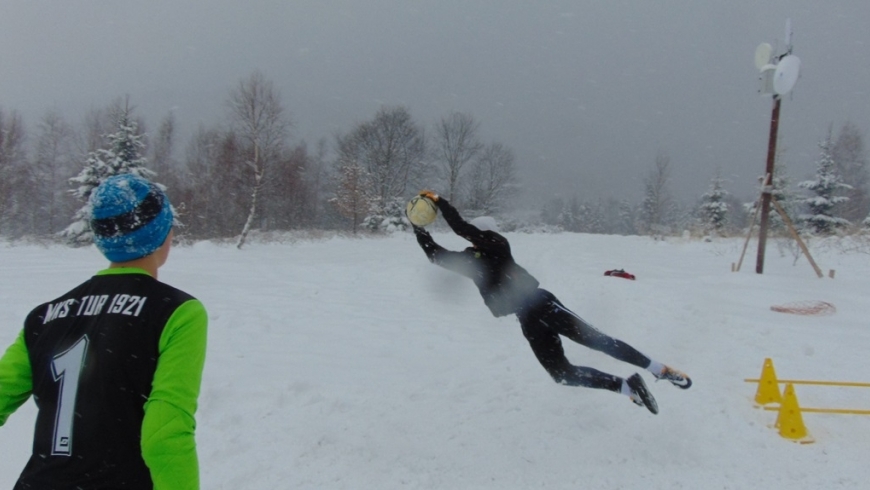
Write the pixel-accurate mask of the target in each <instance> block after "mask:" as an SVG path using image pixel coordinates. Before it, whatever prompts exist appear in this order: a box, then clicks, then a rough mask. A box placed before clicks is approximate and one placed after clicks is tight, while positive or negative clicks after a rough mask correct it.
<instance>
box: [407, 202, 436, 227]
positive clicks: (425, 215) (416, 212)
mask: <svg viewBox="0 0 870 490" xmlns="http://www.w3.org/2000/svg"><path fill="white" fill-rule="evenodd" d="M405 214H406V215H407V216H408V221H410V222H411V223H412V224H414V225H416V226H426V225H428V224H430V223H432V222H433V221H435V218H436V217H438V207H437V206H436V205H435V203H434V202H432V200H431V199H429V198H428V197H426V196H414V197H412V198H411V200H410V201H408V205H407V206H406V207H405Z"/></svg>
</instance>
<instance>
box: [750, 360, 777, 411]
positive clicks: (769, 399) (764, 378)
mask: <svg viewBox="0 0 870 490" xmlns="http://www.w3.org/2000/svg"><path fill="white" fill-rule="evenodd" d="M755 403H757V404H758V405H767V404H768V403H782V396H781V395H780V394H779V382H778V381H777V380H776V372H775V371H774V370H773V361H772V360H771V359H770V358H769V357H768V358H767V359H765V360H764V366H763V367H762V368H761V378H760V379H759V380H758V390H757V391H756V392H755Z"/></svg>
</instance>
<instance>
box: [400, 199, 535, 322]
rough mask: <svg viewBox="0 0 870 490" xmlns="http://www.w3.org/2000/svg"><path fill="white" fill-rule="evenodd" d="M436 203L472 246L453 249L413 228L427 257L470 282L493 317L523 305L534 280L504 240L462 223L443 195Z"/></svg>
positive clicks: (424, 231)
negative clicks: (448, 248)
mask: <svg viewBox="0 0 870 490" xmlns="http://www.w3.org/2000/svg"><path fill="white" fill-rule="evenodd" d="M436 203H437V206H438V209H440V210H441V214H442V215H443V216H444V219H445V220H446V221H447V224H448V225H449V226H450V228H451V229H452V230H453V231H454V233H456V234H457V235H459V236H461V237H462V238H465V239H466V240H468V241H470V242H471V243H472V244H473V245H474V246H473V247H468V248H466V249H465V250H463V251H461V252H453V251H450V250H447V249H445V248H444V247H442V246H440V245H438V244H437V243H435V241H434V240H433V239H432V236H431V235H430V234H429V232H427V231H426V230H424V229H423V228H420V227H414V232H415V234H416V235H417V243H419V244H420V247H422V248H423V251H424V252H425V253H426V256H427V257H429V260H430V261H432V262H433V263H435V264H438V265H440V266H442V267H444V268H446V269H450V270H452V271H454V272H458V273H460V274H462V275H464V276H466V277H469V278H470V279H471V280H472V281H474V285H475V286H477V289H478V291H480V296H481V297H482V298H483V301H484V303H485V304H486V306H487V307H488V308H489V310H490V312H491V313H492V314H493V315H494V316H497V317H498V316H505V315H510V314H513V313H516V312H517V311H518V310H520V309H521V308H523V307H524V306H525V304H526V302H527V301H528V300H529V299H530V298H533V297H534V295H535V291H536V290H537V288H538V280H537V279H535V278H534V277H533V276H532V275H531V274H529V273H528V271H526V270H525V269H524V268H522V267H521V266H520V265H519V264H517V263H516V262H515V261H514V258H513V255H512V254H511V247H510V243H508V241H507V239H506V238H505V237H504V236H502V235H500V234H498V233H496V232H494V231H483V230H480V229H479V228H477V227H476V226H474V225H472V224H470V223H468V222H466V221H465V220H464V219H462V217H461V216H459V213H458V212H457V211H456V209H455V208H454V207H453V206H452V205H450V203H449V202H447V200H446V199H444V198H443V197H442V198H439V199H438V201H436Z"/></svg>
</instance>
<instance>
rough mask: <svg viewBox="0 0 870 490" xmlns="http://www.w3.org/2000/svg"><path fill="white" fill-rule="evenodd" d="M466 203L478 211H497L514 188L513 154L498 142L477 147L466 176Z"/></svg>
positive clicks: (483, 212)
mask: <svg viewBox="0 0 870 490" xmlns="http://www.w3.org/2000/svg"><path fill="white" fill-rule="evenodd" d="M468 188H469V200H468V206H469V208H470V209H474V210H476V211H478V212H480V213H482V214H493V213H497V212H498V211H501V210H502V209H503V208H504V207H505V205H506V204H507V202H508V201H509V200H510V198H511V197H512V196H513V194H514V193H516V190H517V177H516V157H515V156H514V152H513V150H511V149H510V148H507V147H506V146H504V145H502V144H501V143H492V144H490V145H488V146H486V147H485V148H483V149H482V150H481V151H480V154H479V155H478V158H477V159H476V160H475V162H474V165H473V167H472V168H471V171H470V172H469V176H468Z"/></svg>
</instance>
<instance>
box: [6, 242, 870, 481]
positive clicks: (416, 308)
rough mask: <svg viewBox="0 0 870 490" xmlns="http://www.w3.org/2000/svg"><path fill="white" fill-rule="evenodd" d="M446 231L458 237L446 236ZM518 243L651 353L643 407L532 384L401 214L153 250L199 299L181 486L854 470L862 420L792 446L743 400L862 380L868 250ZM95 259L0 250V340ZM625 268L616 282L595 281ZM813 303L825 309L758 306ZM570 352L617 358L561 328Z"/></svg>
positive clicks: (21, 455)
mask: <svg viewBox="0 0 870 490" xmlns="http://www.w3.org/2000/svg"><path fill="white" fill-rule="evenodd" d="M434 236H435V239H436V240H438V241H439V242H440V243H442V244H443V245H445V246H447V247H448V248H453V249H458V248H461V247H464V246H465V243H464V242H463V241H462V240H461V239H459V238H457V237H455V236H453V235H450V234H447V233H435V234H434ZM507 236H508V238H509V239H510V240H511V243H512V247H513V251H514V255H515V257H516V258H517V260H518V262H519V263H520V264H521V265H523V266H524V267H526V268H527V269H528V270H529V271H530V272H531V273H532V274H534V275H535V276H536V277H537V278H538V279H539V280H540V281H541V284H542V287H544V288H546V289H549V290H550V291H552V292H553V293H554V294H556V296H558V297H559V298H560V299H561V300H562V301H563V302H564V303H565V304H566V306H568V307H569V308H571V309H573V310H574V311H575V312H577V313H578V314H580V315H581V316H583V317H584V318H585V319H586V320H588V321H589V322H591V323H592V324H593V325H595V326H597V327H598V328H600V329H602V330H604V331H605V332H607V333H609V334H611V335H613V336H615V337H618V338H621V339H623V340H625V341H627V342H629V343H630V344H632V345H634V346H635V347H637V348H638V349H640V350H641V351H642V352H644V353H646V354H648V355H650V356H651V357H653V358H655V359H657V360H660V361H661V362H664V363H668V364H672V365H673V366H675V367H677V368H679V369H682V370H685V371H686V372H687V373H689V374H690V375H691V376H692V377H693V380H694V383H695V384H694V386H693V387H692V388H691V389H690V390H688V391H682V390H680V389H678V388H676V387H674V386H671V385H670V384H667V383H664V382H659V383H656V382H653V379H652V377H651V376H650V375H649V373H646V372H645V371H644V372H643V373H642V375H643V376H644V378H645V379H646V380H647V383H648V384H649V386H650V387H651V389H652V390H653V393H654V394H655V396H656V398H657V399H658V403H659V408H660V410H661V412H660V414H659V415H652V414H650V413H649V412H647V410H646V409H644V408H640V407H637V406H635V405H634V404H632V403H631V402H630V401H629V400H628V398H626V397H624V396H621V395H617V394H614V393H610V392H604V391H597V390H591V389H582V388H572V387H566V386H560V385H557V384H556V383H553V382H552V381H551V380H550V378H549V377H548V376H547V374H546V372H545V371H544V370H543V368H541V367H540V365H538V363H537V361H536V360H535V358H534V357H533V355H532V353H531V351H530V349H529V347H528V344H527V343H526V341H525V339H524V338H523V336H522V334H521V332H520V327H519V324H518V323H517V321H516V319H515V318H513V317H507V318H501V319H496V318H493V317H492V316H491V315H490V314H489V312H488V311H487V309H486V308H485V306H484V305H483V302H482V300H481V299H480V297H479V295H478V293H477V291H476V289H475V288H474V287H473V285H472V284H471V283H470V282H469V281H467V280H466V279H463V278H461V277H459V276H455V275H451V274H450V273H448V272H446V271H444V270H441V269H439V268H438V267H436V266H433V265H431V264H430V263H429V262H428V261H427V260H426V258H425V256H424V255H423V253H422V252H421V251H420V250H419V248H418V247H417V244H416V243H415V241H414V238H413V236H412V234H410V233H399V234H396V235H394V236H391V237H387V238H374V239H352V238H332V239H324V240H301V241H295V242H290V243H272V244H262V243H251V244H250V245H248V246H247V247H246V248H245V249H244V250H242V251H239V250H237V249H236V248H235V247H233V246H231V245H216V244H212V243H199V244H196V245H193V246H190V247H180V248H176V249H175V250H173V253H172V256H171V257H170V260H169V263H168V264H167V265H166V266H165V267H164V269H163V270H162V271H161V279H162V280H164V281H166V282H168V283H170V284H173V285H176V286H178V287H180V288H182V289H185V290H187V291H189V292H190V293H192V294H194V295H196V296H197V297H199V298H200V299H202V300H203V302H204V303H205V305H206V307H207V308H208V311H209V318H210V332H209V349H208V358H207V365H206V372H205V377H204V382H203V383H204V385H203V390H202V397H201V399H200V410H199V413H198V422H199V426H198V430H197V440H198V444H199V454H200V461H201V468H202V482H203V483H202V487H203V489H227V490H230V489H231V490H241V489H264V488H270V489H283V488H332V489H337V488H345V489H378V490H382V489H392V488H411V489H413V488H420V489H499V490H502V489H529V488H556V489H559V488H600V489H618V488H621V489H640V488H644V489H679V488H683V489H747V488H769V489H773V488H784V489H820V488H825V489H828V488H867V485H868V480H870V465H868V461H870V444H868V443H867V440H868V438H870V417H868V416H860V415H831V414H815V413H805V414H804V415H803V419H804V422H805V424H806V426H807V428H808V429H809V431H810V434H811V435H812V436H813V437H814V438H815V443H814V444H808V445H801V444H796V443H793V442H790V441H788V440H786V439H783V438H781V437H780V436H779V435H778V434H777V431H776V430H775V429H774V428H772V425H773V423H774V421H775V419H776V413H775V412H770V411H764V410H760V409H757V408H754V407H753V403H752V400H753V396H754V393H755V389H756V386H755V385H753V384H751V383H746V382H744V378H754V377H758V376H759V374H760V373H761V367H762V363H763V361H764V359H765V358H767V357H770V358H772V359H773V361H774V365H775V367H776V371H777V374H778V375H779V377H780V378H792V379H815V380H841V381H860V382H870V369H868V367H870V361H868V348H870V300H868V298H867V294H868V291H870V256H868V255H867V254H866V253H851V254H844V253H841V252H838V251H837V249H836V248H826V249H818V248H814V249H813V251H814V258H815V259H816V261H817V262H818V263H819V265H820V266H821V267H822V269H823V270H824V271H825V274H826V277H825V278H823V279H820V278H818V277H816V275H815V273H814V272H813V270H812V268H811V267H810V266H809V264H808V263H807V262H806V259H803V258H802V259H800V260H799V261H798V262H797V264H793V261H794V259H793V257H792V256H791V255H790V254H789V253H788V252H786V253H781V252H780V248H779V247H777V245H776V242H775V241H771V242H769V247H768V253H767V261H766V267H765V273H764V274H763V275H758V274H756V273H755V272H754V270H755V250H756V249H755V247H756V245H755V242H754V241H753V242H752V243H751V244H750V247H749V250H748V251H747V255H746V259H745V260H744V263H743V269H742V270H741V271H740V272H737V273H734V272H731V264H732V263H733V262H737V260H738V259H739V257H740V251H741V248H742V239H729V240H723V241H718V242H713V243H706V242H701V241H689V240H685V239H679V238H675V239H668V240H667V241H654V240H652V239H649V238H643V237H615V236H599V235H580V234H569V233H564V234H556V235H547V234H535V235H529V234H516V233H510V234H507ZM104 264H105V263H104V261H103V260H102V259H101V257H100V256H99V254H98V252H96V250H95V249H93V248H85V249H78V250H74V249H68V248H64V247H59V246H52V247H48V248H46V247H41V246H36V245H33V246H8V245H2V246H0V278H2V279H0V295H2V296H0V297H2V309H0V344H2V345H3V348H5V346H6V345H7V344H9V343H10V342H12V340H13V338H14V337H15V335H16V334H17V333H18V331H19V329H20V327H21V322H22V320H23V319H24V317H25V315H26V313H27V312H28V311H29V310H30V309H31V308H32V307H34V306H35V305H36V304H39V303H40V302H42V301H46V300H48V299H50V298H52V297H55V296H57V295H60V294H61V293H63V292H65V291H67V290H68V289H70V288H72V287H73V286H75V285H77V284H78V283H79V282H81V281H82V280H84V279H85V278H86V277H87V276H88V275H89V274H91V273H93V272H94V271H96V270H98V269H100V268H102V267H103V266H104ZM613 268H625V269H626V270H627V271H628V272H631V273H633V274H635V275H636V276H637V280H636V281H629V280H625V279H620V278H612V277H605V276H604V275H603V272H604V271H605V270H607V269H613ZM829 269H835V270H836V277H835V278H834V279H830V278H828V277H827V272H828V270H829ZM803 300H823V301H828V302H830V303H833V304H834V305H835V306H836V308H837V312H836V313H835V314H834V315H831V316H797V315H789V314H783V313H776V312H773V311H771V309H770V307H771V306H772V305H777V304H783V303H789V302H794V301H803ZM565 345H566V351H567V355H568V357H569V359H571V360H572V361H573V362H574V363H576V364H584V365H589V366H593V367H596V368H599V369H602V370H605V371H609V372H613V373H615V374H618V375H621V376H628V375H630V374H632V373H633V372H635V371H636V368H634V367H633V366H630V365H626V364H622V363H619V362H617V361H614V360H612V359H610V358H608V357H606V356H603V355H601V354H599V353H596V352H593V351H590V350H588V349H586V348H584V347H582V346H578V345H576V344H573V343H571V342H570V341H566V342H565ZM796 390H797V396H798V399H799V401H800V403H801V405H802V406H805V407H834V408H856V409H865V410H868V409H870V389H866V388H836V387H814V386H805V385H801V386H796ZM34 411H35V410H34V407H33V404H32V403H31V402H28V404H26V405H25V406H24V407H22V409H21V410H19V412H17V413H16V414H14V415H13V416H12V417H11V418H10V419H9V421H8V422H7V424H6V426H4V427H2V428H0V455H2V457H0V488H11V487H12V485H13V483H14V481H15V479H16V476H17V474H18V473H19V471H20V470H21V468H22V467H23V465H24V463H25V461H26V459H27V458H28V455H29V447H30V438H31V428H32V424H33V420H34Z"/></svg>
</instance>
